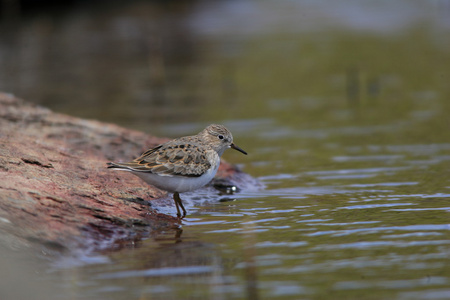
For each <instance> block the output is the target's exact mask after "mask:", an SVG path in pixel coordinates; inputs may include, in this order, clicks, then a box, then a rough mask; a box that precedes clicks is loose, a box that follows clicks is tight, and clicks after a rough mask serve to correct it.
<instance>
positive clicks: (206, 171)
mask: <svg viewBox="0 0 450 300" xmlns="http://www.w3.org/2000/svg"><path fill="white" fill-rule="evenodd" d="M228 148H233V149H235V150H237V151H240V152H242V153H244V154H247V152H245V151H244V150H242V149H241V148H239V147H238V146H236V145H235V144H234V143H233V136H232V135H231V132H230V131H229V130H228V129H227V128H225V126H223V125H217V124H212V125H209V126H208V127H206V128H205V129H204V130H202V131H201V132H200V133H198V134H197V135H193V136H185V137H180V138H177V139H174V140H171V141H169V142H167V143H164V144H161V145H158V146H156V147H154V148H152V149H149V150H147V151H145V152H144V153H143V154H142V155H141V156H139V157H138V158H136V159H135V160H133V161H131V162H128V163H115V162H110V163H108V168H112V169H116V170H124V171H130V172H131V173H132V174H134V175H136V176H138V177H139V178H141V179H142V180H144V181H145V182H146V183H148V184H150V185H153V186H156V187H157V188H159V189H161V190H165V191H167V192H170V193H173V200H174V202H175V207H176V208H177V216H178V217H179V218H184V217H185V216H186V209H185V208H184V206H183V203H182V202H181V198H180V194H179V193H183V192H189V191H193V190H196V189H198V188H201V187H202V186H204V185H206V184H207V183H209V182H210V181H211V180H212V179H213V178H214V176H215V175H216V172H217V169H218V168H219V164H220V156H222V154H223V152H224V151H225V150H226V149H228ZM180 207H181V209H182V211H183V214H182V215H181V213H180Z"/></svg>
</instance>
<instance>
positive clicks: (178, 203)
mask: <svg viewBox="0 0 450 300" xmlns="http://www.w3.org/2000/svg"><path fill="white" fill-rule="evenodd" d="M173 201H174V202H175V206H176V207H177V216H178V218H181V219H182V218H184V217H185V216H186V209H184V206H183V202H181V198H180V194H179V193H178V192H175V193H173ZM180 207H181V209H182V210H183V216H181V213H180Z"/></svg>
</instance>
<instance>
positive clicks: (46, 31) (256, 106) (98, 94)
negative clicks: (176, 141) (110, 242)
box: [0, 1, 450, 299]
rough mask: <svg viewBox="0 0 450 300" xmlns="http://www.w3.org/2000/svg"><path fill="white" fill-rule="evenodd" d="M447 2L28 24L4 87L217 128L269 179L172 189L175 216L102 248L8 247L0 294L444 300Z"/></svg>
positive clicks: (161, 13) (67, 105)
mask: <svg viewBox="0 0 450 300" xmlns="http://www.w3.org/2000/svg"><path fill="white" fill-rule="evenodd" d="M449 7H450V5H449V2H447V1H439V2H433V3H421V2H411V1H396V2H395V3H391V2H377V4H362V3H360V2H355V1H341V2H340V3H339V4H336V3H327V2H320V3H319V2H314V3H313V2H307V1H305V2H303V1H298V2H295V1H285V2H282V3H281V2H278V1H277V2H274V1H261V2H251V1H231V2H226V1H224V2H217V3H215V4H212V3H207V2H193V3H191V4H189V5H181V4H173V5H172V6H170V5H169V6H164V5H158V4H153V3H145V2H136V3H133V4H130V5H124V6H123V7H120V6H119V7H118V6H112V7H110V8H107V9H105V11H103V12H99V11H98V10H95V8H91V7H89V6H88V7H83V6H81V7H79V8H78V11H75V12H72V13H66V15H64V17H62V18H56V17H55V15H52V14H39V13H36V15H34V16H32V17H30V19H27V20H22V21H24V22H25V23H26V22H28V23H26V24H25V25H23V26H22V27H19V29H18V31H17V32H16V33H17V34H16V35H15V36H14V37H13V38H11V40H10V41H12V42H11V44H6V42H1V49H2V50H3V52H2V54H1V55H0V57H1V58H2V61H3V62H4V63H6V64H7V66H9V69H7V68H6V69H5V68H4V69H3V70H0V78H1V79H2V80H1V81H0V85H1V89H2V90H5V91H9V92H14V93H15V94H17V95H18V96H21V97H24V98H26V99H28V100H33V101H35V102H37V103H41V104H44V105H47V106H49V107H51V108H53V109H55V110H58V111H62V112H67V113H70V114H74V115H78V116H81V117H89V118H96V119H101V120H104V121H110V122H115V123H119V124H121V125H123V126H128V127H132V128H136V129H140V130H145V131H148V132H151V133H154V134H158V135H165V136H180V135H184V134H192V133H195V132H197V131H198V130H200V129H202V128H203V127H204V126H205V125H206V124H209V123H212V122H218V123H224V124H225V125H226V126H227V127H228V128H229V129H230V130H231V131H232V132H233V134H234V137H235V141H236V143H237V144H238V145H239V146H240V147H242V148H243V149H245V150H246V151H247V152H249V155H248V156H244V155H241V154H240V153H237V152H236V153H234V152H233V151H228V152H227V153H225V155H224V158H225V159H227V160H228V161H230V162H233V163H236V164H239V165H240V166H241V167H242V168H243V170H244V171H246V172H247V173H249V174H251V175H252V176H254V177H256V178H258V180H259V181H260V182H261V183H262V184H263V186H264V188H261V187H260V186H245V187H244V188H243V189H242V191H241V192H239V193H236V194H234V195H221V194H219V192H218V191H215V190H213V189H206V190H201V191H197V192H193V193H189V194H186V195H183V199H185V203H186V208H187V209H188V216H187V217H186V219H184V221H183V225H182V227H181V228H180V229H178V230H173V231H167V232H156V233H155V234H154V235H153V236H152V237H149V238H148V239H145V240H143V241H141V242H138V243H136V244H130V245H127V246H126V247H125V248H124V249H121V250H120V251H116V252H112V253H100V254H98V255H93V256H88V257H85V256H77V257H65V258H63V259H60V260H57V261H55V260H54V259H53V258H52V257H50V258H48V259H42V256H45V257H48V256H49V255H46V253H45V252H42V251H45V249H44V250H43V249H28V250H27V251H23V249H22V248H21V247H19V246H17V247H16V248H17V249H20V251H19V250H17V251H15V252H10V251H6V250H5V251H4V252H5V253H6V254H5V255H0V258H3V257H6V258H10V260H5V262H4V263H2V266H4V265H5V266H8V268H2V271H0V275H1V276H2V278H3V277H8V278H12V279H14V278H16V280H10V281H5V280H2V281H0V282H3V285H2V286H0V291H1V292H2V293H0V295H7V297H6V299H8V298H9V299H19V298H23V299H26V298H29V297H30V295H33V297H34V298H36V299H449V298H450V274H449V273H450V271H449V270H450V268H449V263H450V259H449V255H450V215H449V212H450V205H449V203H450V202H449V200H450V182H449V178H450V177H449V171H448V170H450V134H449V133H448V132H449V128H450V121H449V120H450V118H449V117H448V115H449V113H450V102H449V101H448V99H449V97H450V90H449V85H448V79H449V78H450V71H449V70H450V65H449V63H450V40H449V38H448V37H449V36H450V35H449V34H448V31H449V29H450V27H449V20H450V9H449ZM88 25H89V26H88ZM86 28H92V29H86ZM57 29H58V30H57ZM94 29H95V30H94ZM31 33H34V34H31ZM67 37H70V38H67ZM83 40H89V41H91V42H92V43H88V44H86V43H82V41H83ZM50 44H51V45H52V47H53V48H51V49H47V48H46V47H47V46H48V45H50ZM6 45H8V47H6ZM24 45H28V47H25V46H24ZM18 49H20V51H17V50H18ZM46 49H47V50H46ZM8 51H10V52H8ZM8 55H9V60H8V59H7V58H8ZM49 55H51V57H52V61H53V63H50V62H48V61H47V59H46V57H48V56H49ZM11 58H12V59H11ZM74 58H76V59H74ZM6 70H9V71H11V70H14V72H13V73H7V71H6ZM9 71H8V72H9ZM11 74H12V75H11ZM62 99H63V100H64V101H62ZM86 108H89V109H86ZM155 204H157V201H156V202H155ZM161 211H162V212H166V213H173V212H174V208H167V207H161ZM2 251H3V250H2ZM8 261H9V263H8ZM11 261H12V262H15V263H11ZM7 269H8V270H13V272H11V271H5V270H7ZM11 274H12V275H11ZM7 275H8V276H7ZM24 281H26V282H27V283H28V285H27V289H20V288H19V287H18V286H17V283H18V282H24ZM11 282H12V283H11ZM3 298H5V297H2V299H3Z"/></svg>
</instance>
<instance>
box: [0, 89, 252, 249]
mask: <svg viewBox="0 0 450 300" xmlns="http://www.w3.org/2000/svg"><path fill="white" fill-rule="evenodd" d="M166 140H167V139H163V138H156V137H152V136H150V135H147V134H145V133H142V132H138V131H133V130H129V129H125V128H121V127H119V126H116V125H113V124H106V123H102V122H98V121H92V120H83V119H79V118H75V117H71V116H67V115H63V114H58V113H54V112H52V111H50V110H49V109H46V108H43V107H40V106H37V105H33V104H30V103H27V102H25V101H23V100H20V99H17V98H15V97H13V96H10V95H7V94H1V93H0V231H2V235H3V237H6V236H7V237H8V238H4V239H3V242H5V241H8V242H7V243H9V244H14V243H15V244H18V245H19V244H21V245H23V244H24V245H27V244H29V243H30V242H37V243H39V244H43V245H45V246H46V248H51V249H56V250H58V251H60V250H67V249H74V248H78V249H79V248H83V249H89V250H90V251H99V250H102V249H111V248H114V247H120V245H123V244H124V243H125V244H126V243H127V242H129V241H134V240H138V239H140V238H141V237H143V236H147V235H149V234H151V233H152V232H155V231H159V230H168V229H171V228H177V227H179V226H180V222H179V220H178V219H177V218H175V217H172V216H169V215H164V214H161V213H158V212H156V211H155V210H154V209H153V208H152V203H151V201H148V200H151V199H156V198H161V197H163V196H165V195H166V193H165V192H163V191H161V190H158V189H157V188H154V187H151V186H149V185H147V184H145V183H143V182H142V181H141V180H140V179H139V178H137V177H135V176H133V175H131V174H130V175H128V174H127V175H125V176H124V173H119V172H112V171H111V170H108V169H106V165H105V164H106V162H108V161H120V160H127V159H130V158H133V157H135V156H136V155H137V154H140V153H142V152H143V151H145V150H146V149H148V148H149V147H152V146H156V145H157V144H160V143H162V142H165V141H166ZM119 174H120V175H119ZM243 174H244V173H242V172H240V171H238V170H237V169H236V168H234V167H232V166H230V165H229V164H227V163H224V162H222V164H221V168H220V169H219V172H218V176H219V177H220V178H221V180H220V182H221V183H220V184H221V185H222V184H223V180H224V179H226V180H227V179H229V180H230V181H229V182H233V177H234V175H236V176H235V178H234V181H239V180H241V178H242V176H243ZM245 175H246V174H245ZM119 176H120V177H119ZM247 176H248V175H247ZM167 202H168V205H173V202H172V200H171V198H169V197H167Z"/></svg>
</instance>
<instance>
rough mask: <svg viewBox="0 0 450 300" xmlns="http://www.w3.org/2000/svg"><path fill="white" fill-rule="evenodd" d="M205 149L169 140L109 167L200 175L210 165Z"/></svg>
mask: <svg viewBox="0 0 450 300" xmlns="http://www.w3.org/2000/svg"><path fill="white" fill-rule="evenodd" d="M207 157H208V155H207V150H206V149H205V148H204V147H201V146H200V145H198V144H197V143H183V142H181V141H176V140H174V141H170V142H167V143H165V144H162V145H159V146H156V147H155V148H152V149H149V150H147V151H145V152H144V153H143V154H142V155H141V156H140V157H138V158H136V159H135V160H133V161H132V162H129V163H112V164H110V168H118V169H126V170H129V171H135V172H151V173H154V174H158V175H160V176H175V175H183V176H193V177H196V176H201V175H202V174H203V173H205V172H206V171H207V170H208V169H209V168H210V167H211V163H210V161H209V160H208V159H207Z"/></svg>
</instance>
